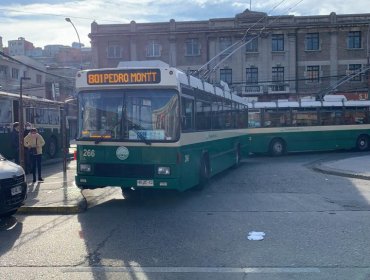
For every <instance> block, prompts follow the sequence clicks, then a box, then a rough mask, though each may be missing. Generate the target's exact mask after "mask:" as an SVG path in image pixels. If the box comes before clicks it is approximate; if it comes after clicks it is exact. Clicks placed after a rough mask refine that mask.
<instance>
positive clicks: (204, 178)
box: [194, 155, 209, 191]
mask: <svg viewBox="0 0 370 280" xmlns="http://www.w3.org/2000/svg"><path fill="white" fill-rule="evenodd" d="M208 180H209V161H208V157H207V155H203V156H202V159H201V160H200V167H199V183H198V185H197V186H195V187H194V190H197V191H200V190H202V189H204V187H205V186H206V185H207V183H208Z"/></svg>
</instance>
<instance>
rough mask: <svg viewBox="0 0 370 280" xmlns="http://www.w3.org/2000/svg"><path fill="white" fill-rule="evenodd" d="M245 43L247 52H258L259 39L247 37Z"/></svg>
mask: <svg viewBox="0 0 370 280" xmlns="http://www.w3.org/2000/svg"><path fill="white" fill-rule="evenodd" d="M245 42H246V45H245V51H246V52H258V37H247V38H246V39H245Z"/></svg>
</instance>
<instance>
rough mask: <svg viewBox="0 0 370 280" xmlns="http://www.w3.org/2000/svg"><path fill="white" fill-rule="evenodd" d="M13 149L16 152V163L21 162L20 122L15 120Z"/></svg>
mask: <svg viewBox="0 0 370 280" xmlns="http://www.w3.org/2000/svg"><path fill="white" fill-rule="evenodd" d="M12 150H13V154H14V161H15V163H16V164H19V122H15V123H14V124H13V130H12Z"/></svg>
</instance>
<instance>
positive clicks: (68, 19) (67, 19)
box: [65, 18, 82, 69]
mask: <svg viewBox="0 0 370 280" xmlns="http://www.w3.org/2000/svg"><path fill="white" fill-rule="evenodd" d="M65 20H66V21H67V22H69V23H71V24H72V26H73V28H74V30H75V31H76V34H77V38H78V44H79V46H80V69H82V48H81V40H80V35H79V34H78V31H77V28H76V26H75V25H74V24H73V22H72V20H71V19H70V18H65Z"/></svg>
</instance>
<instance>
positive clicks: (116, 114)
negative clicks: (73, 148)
mask: <svg viewBox="0 0 370 280" xmlns="http://www.w3.org/2000/svg"><path fill="white" fill-rule="evenodd" d="M76 88H77V94H78V103H79V105H78V106H79V109H78V123H79V133H78V138H77V175H76V184H77V185H78V186H79V187H80V188H82V189H85V188H98V187H105V186H118V187H121V188H122V191H123V192H124V194H125V193H129V192H130V191H131V190H133V189H140V188H151V189H172V190H179V191H183V190H186V189H188V188H192V187H196V186H198V187H200V186H203V185H204V184H205V183H206V181H207V180H208V178H210V177H211V176H213V175H215V174H217V173H219V172H221V171H223V170H225V169H227V168H229V167H231V166H237V165H238V164H239V163H240V159H241V157H242V156H243V155H246V154H247V135H246V134H245V129H246V127H247V125H248V111H247V103H246V102H245V101H244V100H243V99H242V98H240V97H238V96H236V95H233V94H231V92H230V91H229V90H228V89H227V88H226V87H224V88H221V87H216V86H214V85H211V84H209V83H206V82H204V81H201V80H200V79H198V78H195V77H193V76H190V75H187V74H186V73H184V72H182V71H180V70H178V69H176V68H172V67H169V66H168V65H167V64H165V63H163V62H159V61H147V62H143V61H141V62H127V63H120V65H119V67H118V68H113V69H95V70H83V71H80V72H79V73H78V74H77V77H76Z"/></svg>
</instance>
